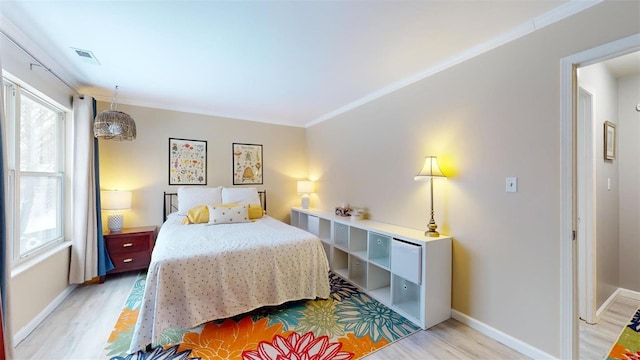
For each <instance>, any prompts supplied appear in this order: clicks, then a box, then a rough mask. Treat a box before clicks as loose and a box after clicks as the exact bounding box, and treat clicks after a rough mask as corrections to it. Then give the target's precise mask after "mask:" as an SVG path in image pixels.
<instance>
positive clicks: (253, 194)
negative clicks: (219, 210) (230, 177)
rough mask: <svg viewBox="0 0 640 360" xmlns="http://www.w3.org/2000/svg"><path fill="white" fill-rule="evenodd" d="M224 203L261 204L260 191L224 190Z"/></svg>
mask: <svg viewBox="0 0 640 360" xmlns="http://www.w3.org/2000/svg"><path fill="white" fill-rule="evenodd" d="M222 203H244V204H260V196H259V195H258V189H256V188H254V187H248V188H228V187H225V188H222Z"/></svg>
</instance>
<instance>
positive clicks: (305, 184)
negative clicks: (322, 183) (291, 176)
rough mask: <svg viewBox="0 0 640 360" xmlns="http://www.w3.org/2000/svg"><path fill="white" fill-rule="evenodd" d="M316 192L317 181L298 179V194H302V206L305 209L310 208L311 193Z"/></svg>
mask: <svg viewBox="0 0 640 360" xmlns="http://www.w3.org/2000/svg"><path fill="white" fill-rule="evenodd" d="M314 192H315V183H314V182H313V181H309V180H304V181H298V194H302V201H301V204H300V206H302V208H303V209H308V208H309V194H312V193H314Z"/></svg>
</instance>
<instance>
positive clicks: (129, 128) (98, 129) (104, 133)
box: [93, 86, 136, 141]
mask: <svg viewBox="0 0 640 360" xmlns="http://www.w3.org/2000/svg"><path fill="white" fill-rule="evenodd" d="M117 98H118V87H117V86H116V89H115V91H114V94H113V100H112V101H111V109H110V110H104V111H103V112H101V113H100V114H98V115H96V118H95V119H94V121H93V135H94V136H95V137H97V138H102V139H106V140H118V141H122V140H127V141H131V140H133V139H135V138H136V122H135V121H133V119H132V118H131V116H130V115H129V114H125V113H123V112H122V111H117V110H116V106H117V105H116V104H117Z"/></svg>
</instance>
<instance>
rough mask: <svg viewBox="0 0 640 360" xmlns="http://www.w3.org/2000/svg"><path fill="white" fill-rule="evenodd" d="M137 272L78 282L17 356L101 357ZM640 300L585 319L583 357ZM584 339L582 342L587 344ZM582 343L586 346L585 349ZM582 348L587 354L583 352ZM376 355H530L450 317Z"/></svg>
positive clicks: (592, 353)
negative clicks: (597, 317) (598, 317)
mask: <svg viewBox="0 0 640 360" xmlns="http://www.w3.org/2000/svg"><path fill="white" fill-rule="evenodd" d="M135 278H136V273H135V272H134V273H127V274H118V275H114V276H110V277H108V278H107V281H106V282H105V283H104V284H99V285H98V284H96V285H86V286H81V287H78V288H77V289H76V290H75V291H73V293H71V295H69V297H68V298H67V300H66V301H64V303H62V304H61V305H60V306H59V307H58V308H57V309H56V310H55V311H54V312H53V313H52V314H51V315H50V316H49V317H47V318H46V319H45V321H44V322H42V324H40V326H38V327H37V328H36V329H35V330H34V331H33V333H31V334H30V335H29V336H28V337H27V338H26V339H25V340H24V341H23V342H21V343H20V344H19V345H18V346H17V347H16V348H15V349H14V354H13V355H14V358H15V359H48V360H52V359H100V358H101V356H102V352H103V348H104V345H105V343H106V340H107V338H108V336H109V333H110V332H111V330H112V329H113V325H114V324H115V322H116V319H117V318H118V315H119V314H120V311H121V310H122V306H123V304H124V301H125V300H126V298H127V296H128V294H129V291H130V290H131V287H132V286H133V282H134V280H135ZM638 303H640V301H637V300H631V299H628V298H620V299H618V300H616V301H615V302H614V303H613V305H612V306H611V307H610V308H609V310H608V311H607V313H605V314H604V315H603V317H602V318H601V321H600V323H599V324H598V325H587V324H584V323H582V322H581V325H580V326H581V327H580V336H581V338H583V339H584V340H585V341H583V342H582V343H581V350H580V351H581V358H583V359H602V358H603V357H604V355H605V353H606V352H607V351H608V350H609V347H610V346H611V344H612V342H613V341H614V340H615V339H616V338H617V336H618V334H619V332H620V330H621V329H622V326H624V324H626V322H627V321H628V320H629V319H630V317H631V315H632V314H633V311H635V309H636V308H637V307H638ZM583 343H584V344H583ZM583 345H585V347H584V349H583ZM582 353H584V354H582ZM377 359H495V360H498V359H527V357H526V356H524V355H523V354H521V353H519V352H517V351H515V350H513V349H511V348H509V347H507V346H505V345H503V344H501V343H499V342H496V341H495V340H493V339H491V338H489V337H487V336H485V335H483V334H481V333H479V332H477V331H475V330H473V329H471V328H470V327H468V326H466V325H463V324H461V323H460V322H458V321H456V320H453V319H449V320H447V321H445V322H443V323H441V324H440V325H437V326H435V327H433V328H431V329H429V330H427V331H419V332H417V333H415V334H413V335H411V336H408V337H406V338H404V339H402V340H400V341H398V342H396V343H393V344H392V345H389V346H387V347H385V348H384V349H382V350H379V351H377V352H375V353H373V354H371V355H369V356H367V357H366V360H377Z"/></svg>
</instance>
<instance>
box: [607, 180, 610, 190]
mask: <svg viewBox="0 0 640 360" xmlns="http://www.w3.org/2000/svg"><path fill="white" fill-rule="evenodd" d="M607 191H611V178H607Z"/></svg>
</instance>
